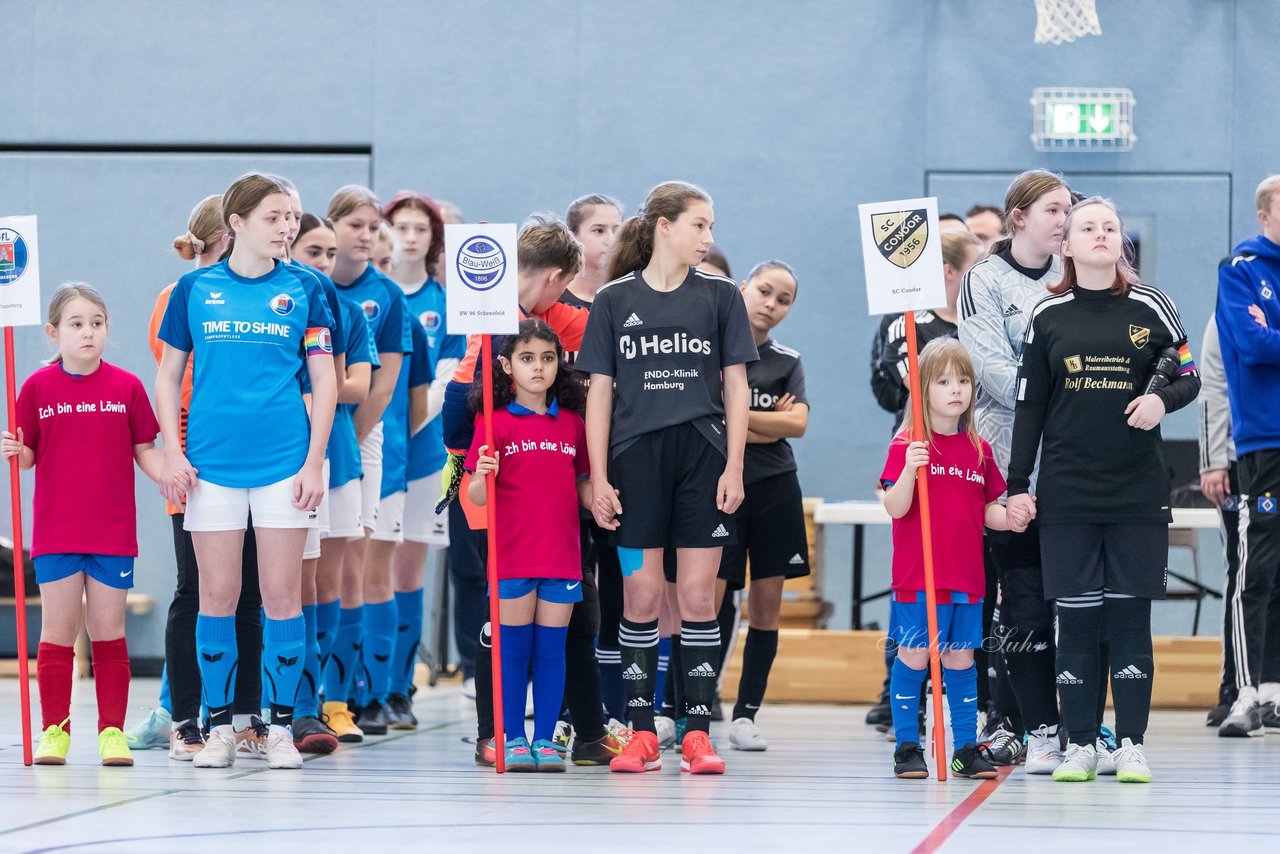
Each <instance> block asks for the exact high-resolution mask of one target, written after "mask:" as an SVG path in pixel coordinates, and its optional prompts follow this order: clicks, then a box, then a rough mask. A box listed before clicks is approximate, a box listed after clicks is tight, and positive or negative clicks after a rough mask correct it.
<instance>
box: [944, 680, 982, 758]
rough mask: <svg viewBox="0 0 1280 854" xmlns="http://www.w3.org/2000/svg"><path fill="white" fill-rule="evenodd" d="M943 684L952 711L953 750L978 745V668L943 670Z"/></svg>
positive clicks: (948, 705)
mask: <svg viewBox="0 0 1280 854" xmlns="http://www.w3.org/2000/svg"><path fill="white" fill-rule="evenodd" d="M942 684H943V685H944V686H945V687H946V689H947V707H948V708H949V709H950V710H951V742H952V744H951V749H952V751H955V750H958V749H959V748H961V747H964V746H965V745H966V744H976V743H977V740H978V668H977V666H976V665H973V664H971V665H969V666H968V667H966V668H964V669H963V670H951V669H950V668H946V667H944V668H942Z"/></svg>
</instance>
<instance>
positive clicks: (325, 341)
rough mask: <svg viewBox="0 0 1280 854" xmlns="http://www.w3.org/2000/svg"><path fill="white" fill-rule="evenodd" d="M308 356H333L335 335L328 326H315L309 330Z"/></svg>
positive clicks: (307, 338)
mask: <svg viewBox="0 0 1280 854" xmlns="http://www.w3.org/2000/svg"><path fill="white" fill-rule="evenodd" d="M306 342H307V356H308V357H310V356H332V355H333V337H332V336H331V335H330V334H329V329H328V327H325V326H313V327H311V328H310V329H308V330H307V337H306Z"/></svg>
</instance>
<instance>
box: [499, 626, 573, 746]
mask: <svg viewBox="0 0 1280 854" xmlns="http://www.w3.org/2000/svg"><path fill="white" fill-rule="evenodd" d="M568 634H569V627H568V626H559V627H557V628H552V627H551V626H539V625H535V626H534V627H533V740H534V741H542V740H546V741H550V740H551V736H553V735H555V732H556V719H557V718H559V717H560V699H561V697H563V696H564V672H565V663H564V662H565V654H564V644H565V638H566V637H567V636H568ZM504 666H505V663H504ZM503 676H504V678H503V681H506V679H505V671H504V674H503ZM503 687H504V688H505V687H506V686H505V685H504V686H503Z"/></svg>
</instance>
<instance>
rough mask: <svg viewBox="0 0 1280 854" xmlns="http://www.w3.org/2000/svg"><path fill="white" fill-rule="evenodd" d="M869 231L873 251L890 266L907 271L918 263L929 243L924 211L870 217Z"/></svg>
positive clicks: (927, 219)
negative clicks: (872, 242)
mask: <svg viewBox="0 0 1280 854" xmlns="http://www.w3.org/2000/svg"><path fill="white" fill-rule="evenodd" d="M871 231H872V233H873V234H874V235H875V236H876V248H877V249H879V250H880V254H881V255H883V256H884V257H885V259H886V260H888V262H889V263H890V264H893V265H894V266H895V267H901V268H902V269H904V270H905V269H906V268H908V267H910V266H911V265H912V264H914V263H915V262H916V261H917V260H919V258H920V256H921V255H922V254H923V253H924V248H925V246H927V245H928V243H929V217H928V212H927V211H925V210H914V211H897V212H895V213H883V214H873V215H872V217H871Z"/></svg>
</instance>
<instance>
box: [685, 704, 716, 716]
mask: <svg viewBox="0 0 1280 854" xmlns="http://www.w3.org/2000/svg"><path fill="white" fill-rule="evenodd" d="M689 714H691V715H710V714H711V710H710V709H708V708H707V707H706V706H703V705H701V704H699V705H697V706H690V707H689Z"/></svg>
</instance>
